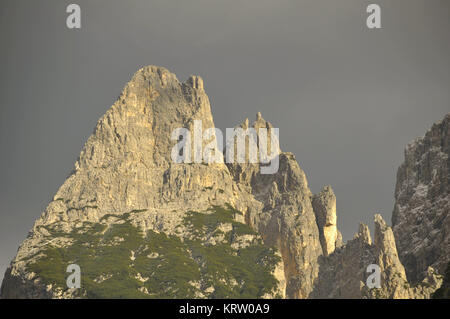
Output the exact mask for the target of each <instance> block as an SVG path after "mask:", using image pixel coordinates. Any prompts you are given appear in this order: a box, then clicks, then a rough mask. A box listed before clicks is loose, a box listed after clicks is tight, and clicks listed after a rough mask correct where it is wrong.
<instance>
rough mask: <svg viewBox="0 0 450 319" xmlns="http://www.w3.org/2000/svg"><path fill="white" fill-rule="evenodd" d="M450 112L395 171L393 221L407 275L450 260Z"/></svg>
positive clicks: (409, 148) (413, 278)
mask: <svg viewBox="0 0 450 319" xmlns="http://www.w3.org/2000/svg"><path fill="white" fill-rule="evenodd" d="M449 181H450V114H447V115H446V116H445V118H444V119H443V120H442V121H440V122H439V123H437V124H435V125H433V126H432V127H431V129H430V130H428V132H427V133H426V134H425V136H424V137H421V138H418V139H416V140H414V141H413V142H411V143H410V144H409V145H408V146H407V147H406V149H405V161H404V163H403V164H402V165H401V166H400V167H399V169H398V172H397V185H396V188H395V206H394V212H393V214H392V225H393V230H394V234H395V239H396V242H397V247H398V250H399V256H400V260H401V261H402V263H403V264H404V266H405V268H406V274H407V276H408V279H410V280H411V281H413V282H417V281H420V280H422V279H423V278H424V276H425V275H426V273H427V268H428V267H429V266H432V267H433V268H434V269H436V270H437V271H438V272H439V273H441V274H442V273H444V271H445V269H446V266H447V264H448V262H449V261H450V191H449V190H450V187H449Z"/></svg>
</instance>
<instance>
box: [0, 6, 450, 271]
mask: <svg viewBox="0 0 450 319" xmlns="http://www.w3.org/2000/svg"><path fill="white" fill-rule="evenodd" d="M70 3H77V4H79V5H80V6H81V18H82V22H81V23H82V28H81V30H69V29H67V27H66V22H65V21H66V17H67V14H66V6H67V5H68V4H70ZM370 3H377V4H379V5H380V6H381V10H382V11H381V20H382V29H380V30H369V29H367V27H366V25H365V21H366V17H367V15H368V14H367V13H366V7H367V5H368V4H370ZM449 17H450V1H448V0H420V1H419V0H395V1H393V0H390V1H381V0H370V1H366V0H340V1H335V0H326V1H325V0H297V1H294V0H291V1H287V0H276V1H275V0H270V1H269V0H226V1H225V0H223V1H211V0H148V1H137V0H128V1H119V0H108V1H100V0H97V1H81V0H70V1H61V0H53V1H47V0H45V1H44V0H40V1H31V0H29V1H21V0H13V1H12V0H2V1H1V3H0V40H1V43H0V46H1V49H0V61H1V66H2V68H1V72H0V83H1V86H0V150H1V153H0V155H1V156H0V172H1V175H0V176H1V181H0V187H1V191H0V273H1V274H0V278H3V273H4V271H5V269H6V267H7V265H8V264H9V262H10V260H11V259H12V258H13V257H14V255H15V253H16V250H17V248H18V246H19V244H20V243H21V242H22V240H23V239H24V238H25V237H26V235H27V233H28V230H29V229H30V228H31V227H32V225H33V222H34V221H35V219H36V218H38V216H39V215H40V214H41V212H42V211H43V210H44V209H45V206H46V205H47V203H48V202H49V200H50V199H51V198H52V196H53V195H54V193H55V192H56V190H57V189H58V187H59V186H60V185H61V184H62V183H63V182H64V180H65V178H66V176H67V174H68V173H69V172H70V171H71V170H72V168H73V164H74V162H75V160H76V158H77V156H78V155H79V152H80V150H81V148H82V146H83V144H84V142H85V141H86V139H87V138H88V136H89V135H90V134H91V132H92V131H93V128H94V126H95V123H96V121H97V120H98V118H99V117H100V116H101V115H102V114H103V113H104V112H105V111H106V110H107V109H108V108H109V107H110V106H111V105H112V103H113V102H114V100H115V99H116V98H117V96H118V95H119V94H120V92H121V90H122V87H123V86H124V85H125V83H126V82H128V81H129V79H130V78H131V76H132V75H133V73H134V72H135V71H136V70H138V69H139V68H140V67H142V66H145V65H149V64H154V65H160V66H164V67H166V68H168V69H169V70H171V71H172V72H174V73H176V74H177V76H178V78H179V79H180V80H182V81H184V80H186V78H187V77H188V76H189V75H190V74H197V75H200V76H202V77H203V79H204V81H205V87H206V91H207V93H208V95H209V97H210V100H211V107H212V112H213V115H214V119H215V123H216V126H218V127H219V128H226V127H233V126H235V125H236V124H238V123H241V122H242V121H243V120H244V119H245V118H246V117H249V119H250V120H251V121H252V120H253V119H254V117H255V114H256V112H258V111H261V112H262V115H263V117H264V118H265V119H267V120H269V121H270V122H272V124H273V125H274V126H276V127H279V128H280V139H281V146H282V149H283V150H284V151H290V152H293V153H294V154H295V155H296V157H297V160H298V161H299V163H300V166H301V167H302V168H303V170H304V171H305V172H306V174H307V177H308V180H309V183H310V186H311V189H312V191H313V192H318V191H320V189H321V188H322V187H323V186H324V185H327V184H330V185H331V186H332V187H333V189H334V190H335V193H336V196H337V201H338V204H337V205H338V224H339V228H340V230H341V231H342V232H343V234H344V239H346V240H348V239H350V238H351V237H352V236H353V234H354V232H356V230H357V227H358V223H359V222H360V221H362V222H365V223H368V224H369V225H370V226H371V227H372V224H373V214H374V213H375V212H381V213H382V215H383V216H384V217H385V219H386V220H387V221H388V222H390V218H391V212H392V208H393V197H394V187H395V179H396V171H397V167H398V166H399V165H400V163H401V162H402V160H403V149H404V147H405V145H406V144H407V143H408V142H409V141H411V140H412V139H413V138H415V137H417V136H421V135H423V134H424V133H425V132H426V130H427V129H428V128H429V127H430V126H431V125H432V123H434V122H436V121H438V120H440V119H442V118H443V116H444V114H445V113H447V112H449V111H450V18H449Z"/></svg>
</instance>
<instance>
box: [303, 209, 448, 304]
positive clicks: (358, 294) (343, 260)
mask: <svg viewBox="0 0 450 319" xmlns="http://www.w3.org/2000/svg"><path fill="white" fill-rule="evenodd" d="M319 265H320V266H319V269H320V270H319V276H318V278H317V280H316V283H315V287H314V290H313V292H312V293H311V297H312V298H351V299H358V298H374V299H378V298H395V299H409V298H430V297H431V295H432V294H433V292H434V291H435V290H436V289H437V288H439V287H440V285H441V283H442V277H441V276H439V275H437V274H436V273H435V271H434V270H433V269H432V268H430V269H429V271H428V274H427V278H425V279H424V280H423V282H421V283H419V284H417V285H411V284H410V283H409V282H408V281H407V279H406V274H405V269H404V267H403V265H402V264H401V262H400V260H399V258H398V253H397V249H396V246H395V240H394V235H393V232H392V229H391V228H390V227H389V226H387V224H386V222H385V221H384V220H383V218H382V217H381V215H379V214H377V215H375V234H374V241H373V242H372V239H371V237H370V232H369V228H368V227H367V226H366V225H364V224H360V226H359V231H358V233H357V234H355V236H354V238H353V239H352V240H350V241H349V242H347V243H346V244H345V245H344V246H343V247H341V248H338V249H336V250H335V251H334V252H333V253H332V254H330V255H329V256H323V257H321V258H320V259H319ZM370 265H376V266H377V267H379V271H380V279H381V280H380V287H379V288H373V287H368V286H367V279H368V276H369V275H370V274H371V272H372V270H371V268H370V267H369V266H370ZM368 267H369V272H368Z"/></svg>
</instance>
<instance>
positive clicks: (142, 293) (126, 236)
mask: <svg viewBox="0 0 450 319" xmlns="http://www.w3.org/2000/svg"><path fill="white" fill-rule="evenodd" d="M131 213H137V212H130V213H127V214H123V215H122V217H121V220H120V222H121V223H116V224H113V225H111V226H110V227H108V228H107V226H106V225H104V224H101V223H84V224H83V226H82V227H79V228H77V229H74V230H73V231H72V232H71V233H68V234H67V233H63V232H61V231H57V230H56V229H54V228H52V227H46V229H47V230H48V231H49V232H50V233H51V237H52V238H53V237H66V238H69V239H71V240H72V244H71V245H69V246H67V247H46V248H44V250H42V251H41V252H39V257H38V256H35V257H36V260H34V261H33V262H32V263H30V264H29V265H28V268H29V270H30V271H32V272H34V273H36V274H37V275H38V277H40V278H41V279H42V281H43V282H44V283H46V284H53V285H54V286H57V287H60V288H62V289H67V288H66V278H67V276H68V275H69V274H68V273H66V267H67V266H68V265H69V264H72V263H75V264H78V265H79V266H80V268H81V289H79V291H77V293H78V294H79V296H87V297H88V298H195V297H198V296H199V295H200V294H199V293H200V292H201V291H204V290H205V289H206V288H209V287H213V288H214V290H213V291H212V289H211V291H212V292H211V295H209V297H211V298H258V297H261V296H263V295H264V294H266V293H270V292H272V291H273V290H274V288H275V287H276V285H277V280H276V279H275V278H274V277H273V275H272V272H273V270H274V268H275V265H276V264H277V263H278V262H279V260H280V258H279V257H278V256H276V255H275V251H274V250H273V249H272V248H269V247H267V246H265V245H263V243H262V242H261V240H260V239H255V240H253V242H252V243H251V245H248V246H243V247H241V248H239V247H232V243H233V240H234V239H235V238H237V236H241V235H256V233H255V232H254V231H253V230H252V229H251V228H250V227H249V226H247V225H245V224H242V223H239V222H236V221H234V219H233V215H234V214H240V213H239V212H237V211H235V210H233V209H232V208H231V207H227V208H222V207H213V208H212V213H197V212H190V213H188V214H187V215H186V217H185V218H184V221H183V224H184V226H185V227H186V228H187V229H188V230H189V232H190V233H191V235H192V236H190V237H189V239H186V240H184V241H182V240H181V239H180V238H179V237H176V236H168V235H166V234H164V233H157V232H154V231H148V232H147V233H146V234H144V233H142V232H141V231H140V230H139V229H138V228H137V227H135V226H134V225H132V223H131V221H130V219H129V217H130V214H131ZM116 217H117V216H116ZM222 224H231V229H232V230H231V231H228V232H226V233H224V232H222V231H221V230H219V229H217V228H218V227H219V226H220V225H222ZM220 235H223V236H220ZM209 236H219V237H217V238H223V240H222V241H220V242H218V243H216V244H215V245H211V244H206V243H205V238H206V237H209ZM255 238H256V237H255ZM49 246H50V245H49Z"/></svg>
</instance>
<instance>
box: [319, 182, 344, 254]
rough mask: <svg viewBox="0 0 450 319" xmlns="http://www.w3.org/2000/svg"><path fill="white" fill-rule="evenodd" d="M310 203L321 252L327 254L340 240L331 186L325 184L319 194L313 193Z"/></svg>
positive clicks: (334, 198) (334, 199)
mask: <svg viewBox="0 0 450 319" xmlns="http://www.w3.org/2000/svg"><path fill="white" fill-rule="evenodd" d="M312 205H313V209H314V213H315V215H316V221H317V226H318V227H319V234H320V243H321V245H322V250H323V254H324V255H325V256H328V255H329V254H331V253H332V252H333V251H334V249H335V248H336V245H338V246H339V245H340V241H342V235H340V233H339V230H338V229H337V215H336V196H335V195H334V192H333V189H332V188H331V186H325V187H324V188H323V190H322V191H321V192H320V193H319V194H317V195H314V196H313V198H312Z"/></svg>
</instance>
